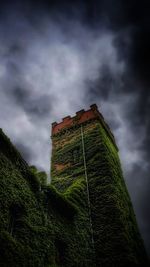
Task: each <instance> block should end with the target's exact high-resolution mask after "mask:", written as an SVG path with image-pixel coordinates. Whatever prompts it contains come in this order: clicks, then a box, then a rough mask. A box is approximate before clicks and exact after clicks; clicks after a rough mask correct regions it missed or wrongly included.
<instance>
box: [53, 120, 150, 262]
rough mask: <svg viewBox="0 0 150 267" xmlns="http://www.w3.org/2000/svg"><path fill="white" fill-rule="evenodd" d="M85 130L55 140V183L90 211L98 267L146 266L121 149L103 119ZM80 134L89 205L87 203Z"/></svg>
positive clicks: (84, 126) (64, 133)
mask: <svg viewBox="0 0 150 267" xmlns="http://www.w3.org/2000/svg"><path fill="white" fill-rule="evenodd" d="M82 129H83V131H82ZM82 129H81V127H76V128H75V127H74V128H73V129H70V130H69V129H68V130H67V131H66V132H65V131H64V132H63V133H60V134H58V135H57V136H55V137H53V153H52V177H53V180H52V183H53V184H54V185H55V186H56V187H57V189H58V190H59V191H61V192H63V193H64V195H65V196H67V197H68V198H69V199H70V200H71V201H72V202H73V203H76V204H77V205H80V208H83V209H85V208H87V209H88V210H89V214H91V220H92V227H91V228H92V229H90V230H91V233H92V232H93V235H94V251H95V259H96V266H141V265H144V266H145V265H146V264H147V263H146V262H147V260H146V253H145V249H144V245H143V241H142V240H141V237H140V234H139V231H138V227H137V223H136V218H135V215H134V212H133V208H132V204H131V200H130V197H129V195H128V192H127V188H126V185H125V182H124V179H123V175H122V171H121V166H120V161H119V157H118V151H117V147H116V145H115V144H114V142H113V140H112V138H111V136H110V134H109V132H108V131H107V130H106V129H105V128H104V127H103V125H102V124H101V123H100V122H99V121H97V120H95V121H94V120H92V121H90V122H89V123H86V124H84V125H83V126H82ZM81 131H82V132H83V139H84V148H85V149H84V150H85V158H86V168H87V176H88V188H89V196H90V207H89V205H87V198H88V197H87V184H86V179H85V170H84V169H85V166H84V160H83V143H82V133H81ZM85 203H86V207H85ZM89 216H90V215H89Z"/></svg>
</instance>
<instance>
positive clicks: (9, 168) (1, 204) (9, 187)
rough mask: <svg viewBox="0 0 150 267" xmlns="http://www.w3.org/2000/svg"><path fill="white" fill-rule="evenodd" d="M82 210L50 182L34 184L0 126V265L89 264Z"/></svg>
mask: <svg viewBox="0 0 150 267" xmlns="http://www.w3.org/2000/svg"><path fill="white" fill-rule="evenodd" d="M34 185H35V188H34ZM85 215H86V211H83V210H82V211H81V210H80V209H79V208H78V206H77V203H75V202H74V203H73V202H71V201H70V200H69V198H68V199H67V197H66V196H64V195H62V194H61V193H58V192H57V190H56V189H55V188H54V187H52V186H46V185H43V183H42V184H40V182H39V179H38V177H36V175H35V174H34V173H33V170H32V171H31V170H30V168H29V167H28V165H27V163H26V162H25V161H24V160H23V159H22V157H21V155H20V154H19V153H18V151H17V150H16V149H15V147H14V146H13V145H12V144H11V142H10V140H9V139H8V138H7V137H6V136H5V135H4V134H3V133H2V131H1V132H0V266H1V267H8V266H9V267H20V266H23V267H31V266H32V267H52V266H53V267H59V266H72V267H75V266H82V267H85V266H92V261H93V259H92V255H91V243H90V231H89V224H88V221H87V217H86V216H85Z"/></svg>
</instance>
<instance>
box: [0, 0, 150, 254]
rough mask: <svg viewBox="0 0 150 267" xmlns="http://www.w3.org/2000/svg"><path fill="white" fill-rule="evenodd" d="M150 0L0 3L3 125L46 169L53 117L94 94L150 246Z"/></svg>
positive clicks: (27, 156) (80, 105)
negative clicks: (106, 123) (113, 140)
mask: <svg viewBox="0 0 150 267" xmlns="http://www.w3.org/2000/svg"><path fill="white" fill-rule="evenodd" d="M149 10H150V6H149V4H148V1H146V0H144V1H142V4H141V1H132V2H131V1H120V0H115V1H111V0H105V1H104V0H103V1H92V0H91V1H90V0H89V1H58V0H57V1H40V0H39V1H34V0H32V1H21V2H20V1H13V3H12V2H10V1H5V4H3V5H2V4H1V6H0V38H1V43H0V87H1V89H0V109H1V120H0V122H1V127H2V128H3V130H4V131H5V132H6V134H8V136H9V137H10V138H11V140H12V141H13V142H14V143H15V144H16V146H17V147H18V149H19V150H20V152H21V153H22V155H23V156H24V158H25V159H26V160H27V161H28V163H29V164H34V165H36V166H37V167H38V168H39V169H42V170H46V171H47V172H48V173H49V170H50V150H51V143H50V135H51V123H52V122H53V121H58V122H59V121H60V120H61V118H62V117H64V116H67V115H74V113H75V112H76V111H78V110H80V109H82V108H85V109H87V108H89V105H90V104H92V103H94V102H96V103H97V105H98V107H99V109H100V111H101V112H102V113H103V115H104V117H105V119H106V120H107V122H108V123H109V125H110V126H111V129H112V131H113V132H114V135H115V137H116V141H117V144H118V147H119V150H120V152H119V153H120V157H121V162H122V166H123V170H124V174H125V180H126V184H127V186H128V190H129V192H130V196H131V199H132V202H133V205H134V209H135V213H136V215H137V220H138V224H139V227H140V230H141V233H142V236H143V238H144V240H145V244H146V247H147V250H148V252H149V253H150V213H149V202H150V179H149V168H150V166H149V165H150V163H149V158H150V137H149V134H148V133H149V130H150V119H149V114H150V90H149V85H150V49H149V48H150V39H149V37H150V36H149V35H150V28H149V27H150V26H149V25H150V21H149V20H150V18H149Z"/></svg>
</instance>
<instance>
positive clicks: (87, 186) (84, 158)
mask: <svg viewBox="0 0 150 267" xmlns="http://www.w3.org/2000/svg"><path fill="white" fill-rule="evenodd" d="M81 137H82V152H83V162H84V173H85V180H86V189H87V199H88V209H89V221H90V228H91V236H92V245H93V249H94V238H93V225H92V219H91V203H90V195H89V183H88V176H87V166H86V157H85V145H84V134H83V127H82V124H81Z"/></svg>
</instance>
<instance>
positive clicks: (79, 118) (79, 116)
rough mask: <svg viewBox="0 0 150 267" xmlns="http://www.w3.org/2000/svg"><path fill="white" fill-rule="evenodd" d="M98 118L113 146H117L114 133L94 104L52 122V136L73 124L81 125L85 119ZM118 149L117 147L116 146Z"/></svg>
mask: <svg viewBox="0 0 150 267" xmlns="http://www.w3.org/2000/svg"><path fill="white" fill-rule="evenodd" d="M95 119H97V120H99V121H100V122H101V124H102V125H103V127H104V129H105V130H106V132H107V134H108V136H109V137H110V139H111V140H112V142H113V143H114V145H115V147H116V148H117V145H116V142H115V138H114V135H113V134H112V132H111V130H110V128H109V126H108V124H107V123H106V122H105V120H104V117H103V115H102V114H101V113H100V112H99V110H98V107H97V105H96V104H92V105H91V106H90V109H88V110H84V109H81V110H79V111H77V112H76V115H75V116H73V117H71V116H66V117H64V118H62V121H61V122H59V123H57V122H53V123H52V136H54V135H56V134H58V133H60V132H61V131H63V130H65V129H68V128H71V127H73V126H75V125H81V124H83V123H85V122H87V121H90V120H95ZM117 149H118V148H117Z"/></svg>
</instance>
